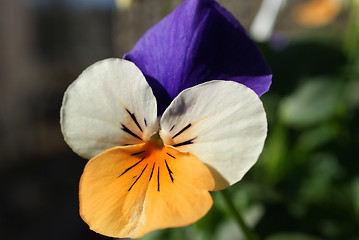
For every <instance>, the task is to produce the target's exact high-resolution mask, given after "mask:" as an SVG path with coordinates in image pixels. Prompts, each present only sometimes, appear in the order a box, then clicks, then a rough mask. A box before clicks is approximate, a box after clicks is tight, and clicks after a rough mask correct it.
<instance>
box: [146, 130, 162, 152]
mask: <svg viewBox="0 0 359 240" xmlns="http://www.w3.org/2000/svg"><path fill="white" fill-rule="evenodd" d="M149 142H152V143H154V145H155V147H156V148H157V149H162V148H163V140H162V138H161V136H160V134H159V132H156V133H154V134H153V135H152V136H151V138H150V141H149Z"/></svg>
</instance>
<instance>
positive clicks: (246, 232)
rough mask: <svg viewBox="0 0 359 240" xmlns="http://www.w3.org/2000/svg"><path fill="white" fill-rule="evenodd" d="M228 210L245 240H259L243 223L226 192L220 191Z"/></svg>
mask: <svg viewBox="0 0 359 240" xmlns="http://www.w3.org/2000/svg"><path fill="white" fill-rule="evenodd" d="M220 192H221V194H222V196H223V198H224V200H225V202H226V204H227V206H228V208H229V210H230V211H231V213H232V214H233V217H234V218H235V220H236V222H237V223H238V226H239V228H240V229H241V230H242V232H243V235H244V236H245V238H246V239H247V240H259V237H258V235H257V234H256V233H255V232H254V231H253V230H252V229H250V228H249V227H248V226H247V224H246V223H245V222H244V220H243V218H242V216H241V214H240V213H239V212H238V210H237V209H236V207H235V206H234V204H233V201H232V199H231V196H230V195H229V193H228V191H227V190H226V189H224V190H222V191H220Z"/></svg>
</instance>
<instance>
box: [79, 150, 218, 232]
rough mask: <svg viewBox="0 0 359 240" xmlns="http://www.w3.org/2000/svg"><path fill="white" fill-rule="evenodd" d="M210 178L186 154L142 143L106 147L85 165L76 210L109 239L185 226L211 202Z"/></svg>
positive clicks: (92, 227) (92, 226) (212, 184)
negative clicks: (104, 150)
mask: <svg viewBox="0 0 359 240" xmlns="http://www.w3.org/2000/svg"><path fill="white" fill-rule="evenodd" d="M213 188H214V180H213V178H212V176H211V174H210V172H209V170H208V169H207V167H206V166H205V165H204V164H203V163H201V162H200V160H199V159H198V158H197V157H195V156H194V155H192V154H189V153H183V152H180V151H178V150H176V149H175V148H172V147H168V146H164V147H163V148H161V149H159V148H157V147H156V145H155V144H152V143H146V144H141V145H135V146H128V147H118V148H113V149H110V150H108V151H106V152H104V153H102V154H100V155H98V156H96V157H94V158H93V159H91V160H90V161H89V162H88V164H87V165H86V167H85V170H84V173H83V175H82V177H81V181H80V193H79V195H80V214H81V217H82V218H83V219H84V221H85V222H86V223H87V224H88V225H89V226H90V228H91V229H92V230H94V231H96V232H98V233H101V234H103V235H107V236H112V237H132V238H136V237H141V236H143V235H144V234H146V233H148V232H150V231H152V230H155V229H161V228H167V227H179V226H185V225H188V224H191V223H193V222H195V221H197V220H198V219H200V218H201V217H203V216H204V215H205V214H206V213H207V211H208V210H209V209H210V208H211V206H212V198H211V196H210V194H209V192H208V191H210V190H212V189H213Z"/></svg>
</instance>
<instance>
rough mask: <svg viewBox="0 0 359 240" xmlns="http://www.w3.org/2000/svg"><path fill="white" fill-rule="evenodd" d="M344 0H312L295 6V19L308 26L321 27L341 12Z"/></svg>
mask: <svg viewBox="0 0 359 240" xmlns="http://www.w3.org/2000/svg"><path fill="white" fill-rule="evenodd" d="M342 4H343V1H342V0H311V1H309V2H305V3H302V4H298V5H297V6H296V8H294V11H293V15H294V19H295V20H296V21H297V22H298V23H299V24H301V25H303V26H306V27H321V26H325V25H327V24H328V23H330V22H331V21H332V20H333V19H334V18H335V17H336V16H337V15H338V13H339V11H340V9H341V7H342Z"/></svg>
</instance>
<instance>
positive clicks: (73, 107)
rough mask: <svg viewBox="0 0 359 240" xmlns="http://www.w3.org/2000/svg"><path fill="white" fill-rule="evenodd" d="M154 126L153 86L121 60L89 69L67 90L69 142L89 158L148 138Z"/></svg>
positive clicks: (63, 110) (64, 118)
mask: <svg viewBox="0 0 359 240" xmlns="http://www.w3.org/2000/svg"><path fill="white" fill-rule="evenodd" d="M131 114H133V115H132V116H131ZM136 121H137V123H138V124H137V123H136ZM156 122H157V105H156V99H155V97H154V95H153V93H152V90H151V88H150V86H149V85H148V83H147V81H146V79H145V77H144V76H143V74H142V73H141V71H140V70H139V69H138V68H137V67H136V66H135V64H133V63H132V62H130V61H126V60H122V59H106V60H103V61H100V62H97V63H95V64H93V65H91V66H90V67H88V68H87V69H86V70H85V71H84V72H83V73H82V74H81V75H80V76H79V77H78V78H77V80H76V81H74V82H73V83H72V84H71V85H70V86H69V88H68V89H67V91H66V93H65V96H64V99H63V103H62V108H61V128H62V132H63V135H64V137H65V141H66V142H67V143H68V144H69V145H70V146H71V148H72V149H73V150H74V151H75V152H76V153H77V154H79V155H80V156H82V157H85V158H92V157H94V156H95V155H97V154H99V153H101V152H103V151H105V150H107V149H109V148H112V147H115V146H123V145H127V144H137V143H140V142H142V141H141V140H140V139H142V140H145V139H148V138H149V137H150V135H151V134H152V133H153V131H156V127H155V125H156ZM137 125H138V126H137ZM124 126H125V127H127V129H128V130H129V131H131V132H132V133H133V134H132V135H131V134H130V133H129V131H127V132H126V131H125V130H126V129H125V127H124ZM133 135H136V136H137V137H138V138H137V137H134V136H133Z"/></svg>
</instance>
